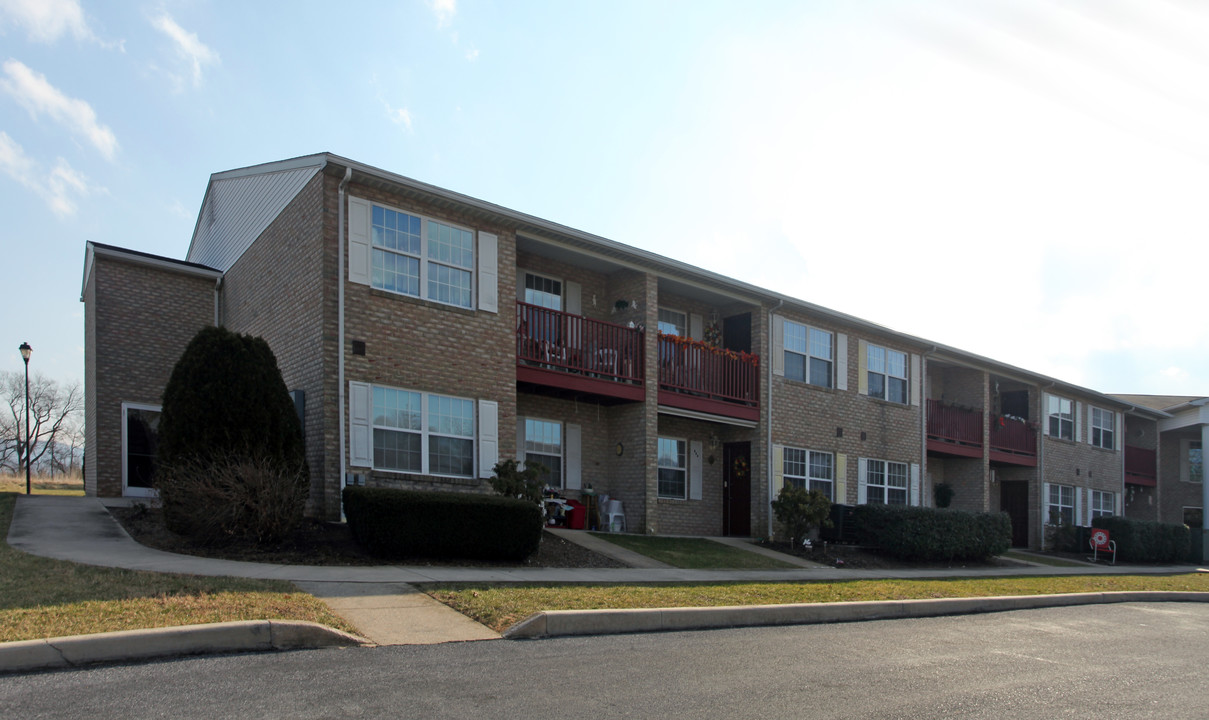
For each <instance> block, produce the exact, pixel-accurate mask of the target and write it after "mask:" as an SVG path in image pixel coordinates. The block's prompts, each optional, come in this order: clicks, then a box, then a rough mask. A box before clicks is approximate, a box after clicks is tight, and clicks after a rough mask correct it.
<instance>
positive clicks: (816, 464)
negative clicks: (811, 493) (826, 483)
mask: <svg viewBox="0 0 1209 720" xmlns="http://www.w3.org/2000/svg"><path fill="white" fill-rule="evenodd" d="M831 468H832V456H831V454H830V453H820V452H812V453H810V479H811V480H831V479H832V474H831Z"/></svg>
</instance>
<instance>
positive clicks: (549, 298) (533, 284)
mask: <svg viewBox="0 0 1209 720" xmlns="http://www.w3.org/2000/svg"><path fill="white" fill-rule="evenodd" d="M562 295H563V284H562V283H561V282H559V281H558V280H553V279H551V278H548V277H542V276H540V275H534V274H532V273H525V302H527V303H529V304H530V305H538V306H540V307H544V308H547V309H550V310H562V309H563V298H562Z"/></svg>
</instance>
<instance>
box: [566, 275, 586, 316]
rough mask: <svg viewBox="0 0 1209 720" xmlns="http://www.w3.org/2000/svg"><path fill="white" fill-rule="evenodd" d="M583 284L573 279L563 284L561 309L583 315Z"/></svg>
mask: <svg viewBox="0 0 1209 720" xmlns="http://www.w3.org/2000/svg"><path fill="white" fill-rule="evenodd" d="M583 294H584V290H583V286H582V285H580V284H579V283H577V282H575V281H574V280H568V281H567V282H566V283H565V284H564V285H563V309H564V310H566V311H567V312H569V313H571V314H572V315H583Z"/></svg>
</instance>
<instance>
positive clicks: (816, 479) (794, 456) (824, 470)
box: [781, 448, 835, 500]
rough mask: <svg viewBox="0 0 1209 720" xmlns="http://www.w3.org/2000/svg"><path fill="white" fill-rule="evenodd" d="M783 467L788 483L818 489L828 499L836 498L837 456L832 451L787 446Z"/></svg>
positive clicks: (806, 488) (807, 488) (808, 488)
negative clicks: (834, 488) (834, 487)
mask: <svg viewBox="0 0 1209 720" xmlns="http://www.w3.org/2000/svg"><path fill="white" fill-rule="evenodd" d="M781 469H782V474H783V475H784V477H785V482H786V483H788V484H790V485H793V486H795V487H800V488H803V489H805V490H818V491H819V492H821V493H823V494H824V495H826V496H827V499H828V500H834V490H833V485H834V484H835V457H834V456H833V455H832V454H831V453H824V452H815V451H814V450H801V449H799V448H785V454H784V459H783V460H782V465H781Z"/></svg>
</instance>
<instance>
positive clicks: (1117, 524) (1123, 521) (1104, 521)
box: [1081, 516, 1191, 563]
mask: <svg viewBox="0 0 1209 720" xmlns="http://www.w3.org/2000/svg"><path fill="white" fill-rule="evenodd" d="M1091 525H1092V527H1095V528H1100V529H1101V530H1107V531H1108V533H1109V535H1110V536H1111V537H1112V539H1113V540H1114V541H1115V542H1116V543H1117V555H1118V557H1119V559H1120V560H1125V561H1126V562H1153V563H1168V562H1183V561H1185V560H1187V559H1188V553H1189V536H1190V535H1191V533H1190V531H1189V530H1188V526H1187V525H1177V524H1174V523H1160V522H1155V521H1153V520H1129V519H1127V518H1123V517H1115V516H1114V517H1098V518H1096V519H1094V520H1092V523H1091ZM1081 550H1082V551H1083V552H1090V548H1088V547H1084V548H1081Z"/></svg>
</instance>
